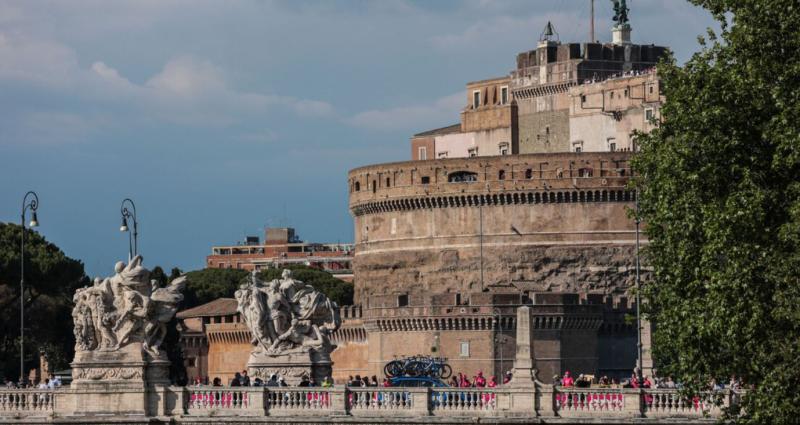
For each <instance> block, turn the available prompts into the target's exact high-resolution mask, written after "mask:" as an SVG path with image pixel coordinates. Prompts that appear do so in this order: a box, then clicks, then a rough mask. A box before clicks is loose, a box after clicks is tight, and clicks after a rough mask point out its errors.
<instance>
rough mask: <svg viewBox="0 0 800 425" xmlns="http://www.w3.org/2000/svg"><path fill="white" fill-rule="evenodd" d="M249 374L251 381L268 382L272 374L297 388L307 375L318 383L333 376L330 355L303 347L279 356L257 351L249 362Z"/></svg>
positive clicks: (251, 355) (252, 354)
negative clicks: (260, 380) (259, 379)
mask: <svg viewBox="0 0 800 425" xmlns="http://www.w3.org/2000/svg"><path fill="white" fill-rule="evenodd" d="M247 374H248V375H249V376H250V378H251V379H255V378H261V379H262V380H264V382H266V381H267V380H269V378H270V376H271V375H272V374H277V375H278V376H280V377H282V378H283V379H284V380H285V381H286V383H287V384H289V385H290V386H296V385H297V384H298V383H300V380H301V378H302V377H303V376H304V375H305V376H308V377H309V378H314V380H315V381H317V383H320V382H322V380H323V379H324V378H325V377H326V376H331V375H332V374H333V362H331V357H330V354H328V353H320V352H317V351H315V350H313V349H310V348H308V347H301V348H300V349H297V350H291V351H289V352H285V353H279V354H267V353H265V352H263V351H255V352H253V353H251V354H250V359H249V360H248V361H247Z"/></svg>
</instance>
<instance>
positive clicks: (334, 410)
mask: <svg viewBox="0 0 800 425" xmlns="http://www.w3.org/2000/svg"><path fill="white" fill-rule="evenodd" d="M348 392H349V391H348V390H347V386H345V385H342V386H336V387H333V388H331V392H330V394H331V416H346V415H347V414H348V413H349V410H350V406H349V403H348V402H347V398H348Z"/></svg>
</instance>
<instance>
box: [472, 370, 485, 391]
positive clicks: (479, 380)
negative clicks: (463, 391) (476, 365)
mask: <svg viewBox="0 0 800 425" xmlns="http://www.w3.org/2000/svg"><path fill="white" fill-rule="evenodd" d="M473 381H474V382H475V386H476V387H478V388H483V387H485V386H486V378H484V377H483V371H481V370H479V371H478V376H475V377H474V378H473Z"/></svg>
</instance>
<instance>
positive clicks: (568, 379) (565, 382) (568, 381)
mask: <svg viewBox="0 0 800 425" xmlns="http://www.w3.org/2000/svg"><path fill="white" fill-rule="evenodd" d="M574 385H575V380H574V379H572V376H570V375H569V371H566V372H564V377H563V378H562V379H561V386H563V387H572V386H574Z"/></svg>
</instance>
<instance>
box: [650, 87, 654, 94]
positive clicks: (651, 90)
mask: <svg viewBox="0 0 800 425" xmlns="http://www.w3.org/2000/svg"><path fill="white" fill-rule="evenodd" d="M650 94H653V86H650Z"/></svg>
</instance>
